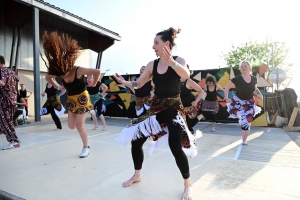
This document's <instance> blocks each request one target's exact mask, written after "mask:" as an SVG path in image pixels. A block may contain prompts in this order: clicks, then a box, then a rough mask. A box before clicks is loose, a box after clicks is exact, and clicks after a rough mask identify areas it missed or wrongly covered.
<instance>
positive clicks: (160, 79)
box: [152, 56, 180, 98]
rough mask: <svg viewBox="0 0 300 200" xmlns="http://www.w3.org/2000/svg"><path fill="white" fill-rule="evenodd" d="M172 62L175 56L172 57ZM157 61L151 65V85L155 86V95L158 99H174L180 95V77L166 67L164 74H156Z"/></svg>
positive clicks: (170, 68)
mask: <svg viewBox="0 0 300 200" xmlns="http://www.w3.org/2000/svg"><path fill="white" fill-rule="evenodd" d="M173 58H174V60H175V59H176V58H177V56H173ZM158 62H159V59H156V60H155V61H154V65H153V72H152V74H153V83H154V85H155V91H154V93H155V95H156V96H158V97H160V98H168V97H174V96H176V95H178V94H180V76H179V75H178V74H177V73H176V72H175V70H174V69H172V67H170V66H169V67H168V69H167V71H166V72H165V73H164V74H159V73H158V72H157V66H158Z"/></svg>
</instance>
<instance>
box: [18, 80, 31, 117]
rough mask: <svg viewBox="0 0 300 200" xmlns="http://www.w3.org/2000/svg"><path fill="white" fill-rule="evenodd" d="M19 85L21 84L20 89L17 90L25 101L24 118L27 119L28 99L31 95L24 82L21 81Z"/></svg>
mask: <svg viewBox="0 0 300 200" xmlns="http://www.w3.org/2000/svg"><path fill="white" fill-rule="evenodd" d="M20 86H21V89H20V90H19V93H20V95H21V97H23V99H24V100H25V102H26V105H25V111H26V119H28V99H29V97H30V96H31V95H32V91H30V90H27V89H26V86H25V84H23V83H22V84H20ZM27 93H29V95H28V96H27Z"/></svg>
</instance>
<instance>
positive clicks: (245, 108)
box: [224, 61, 263, 145]
mask: <svg viewBox="0 0 300 200" xmlns="http://www.w3.org/2000/svg"><path fill="white" fill-rule="evenodd" d="M240 70H241V72H242V75H240V76H236V77H235V78H233V79H232V80H231V81H230V82H229V83H228V84H227V85H226V87H225V90H224V100H226V102H227V110H228V112H229V118H238V119H239V123H240V125H241V129H242V144H243V145H247V144H248V143H247V137H248V135H249V132H250V126H251V122H252V121H253V118H254V116H255V115H256V114H257V113H259V112H260V111H261V108H260V107H258V106H256V105H255V100H254V97H253V93H254V94H255V95H257V96H258V97H259V98H258V101H261V100H262V99H263V96H262V94H261V93H260V91H259V89H258V88H257V85H256V84H257V79H256V77H254V76H252V68H251V65H250V63H249V62H248V61H242V62H241V64H240ZM234 86H235V88H236V93H235V95H234V96H233V97H232V99H228V92H229V89H230V88H232V87H234Z"/></svg>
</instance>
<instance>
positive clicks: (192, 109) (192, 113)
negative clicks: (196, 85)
mask: <svg viewBox="0 0 300 200" xmlns="http://www.w3.org/2000/svg"><path fill="white" fill-rule="evenodd" d="M200 109H201V103H200V102H198V104H197V105H196V106H189V107H184V114H185V115H186V116H188V117H189V118H190V119H194V118H195V117H196V116H197V115H198V113H199V111H200Z"/></svg>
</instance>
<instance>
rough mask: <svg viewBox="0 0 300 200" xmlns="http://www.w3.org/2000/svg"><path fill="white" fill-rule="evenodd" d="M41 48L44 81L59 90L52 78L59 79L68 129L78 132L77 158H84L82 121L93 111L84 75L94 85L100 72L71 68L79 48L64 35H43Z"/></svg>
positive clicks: (85, 143) (86, 148) (86, 149)
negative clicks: (42, 48)
mask: <svg viewBox="0 0 300 200" xmlns="http://www.w3.org/2000/svg"><path fill="white" fill-rule="evenodd" d="M43 47H44V52H45V56H46V58H47V60H48V65H47V64H46V62H45V64H46V67H47V68H48V74H47V75H46V80H47V82H48V83H51V85H53V87H54V88H56V89H58V90H60V85H59V84H58V83H57V82H56V81H55V77H57V76H58V77H60V78H61V79H62V82H63V85H64V87H65V88H66V90H67V94H68V100H67V103H66V109H67V110H68V126H69V128H70V129H75V128H76V129H77V131H78V132H79V135H80V137H81V140H82V143H83V148H82V151H81V153H80V156H79V157H80V158H85V157H87V156H88V155H89V152H90V147H89V145H88V136H87V132H86V129H85V128H84V122H85V119H86V115H87V113H88V112H89V110H91V109H93V105H92V104H91V102H90V97H89V93H88V92H87V90H86V83H85V80H84V75H93V76H94V80H95V82H94V84H93V85H92V86H96V84H97V82H98V80H99V77H100V70H99V69H91V68H83V67H78V66H75V61H76V59H77V58H78V56H79V54H80V49H81V47H80V46H78V44H77V41H76V40H74V39H72V38H70V37H69V36H68V35H66V34H60V35H59V34H58V33H57V32H51V33H50V34H48V33H47V32H44V34H43ZM42 58H43V57H42Z"/></svg>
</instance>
